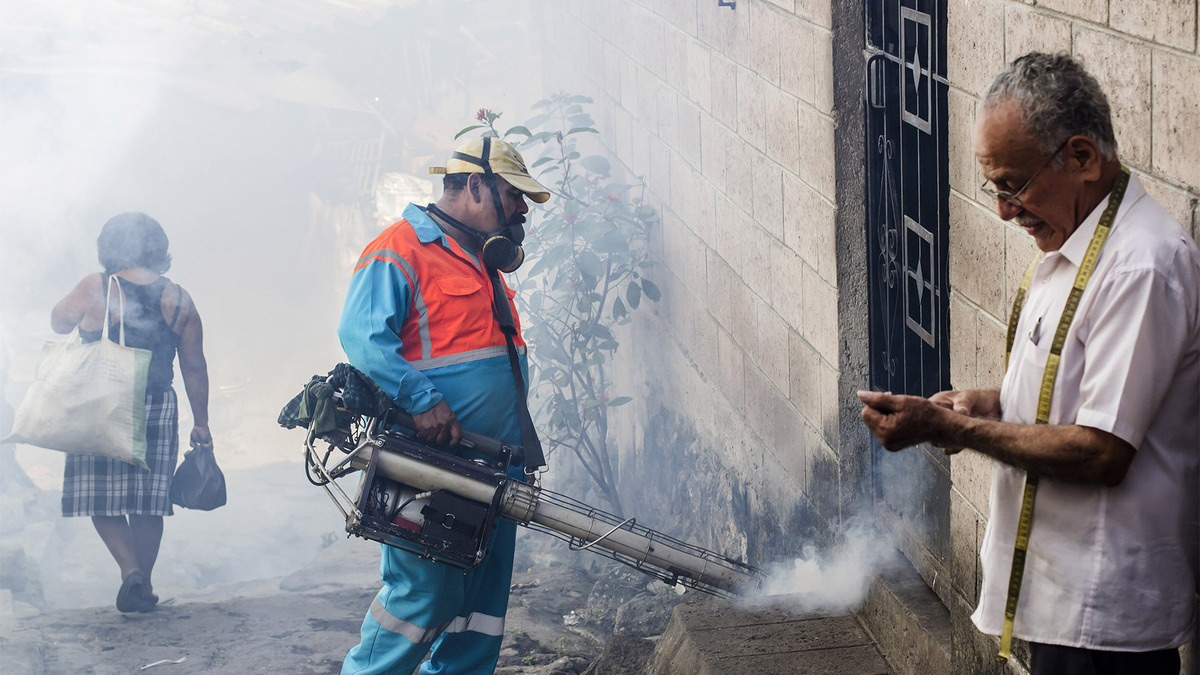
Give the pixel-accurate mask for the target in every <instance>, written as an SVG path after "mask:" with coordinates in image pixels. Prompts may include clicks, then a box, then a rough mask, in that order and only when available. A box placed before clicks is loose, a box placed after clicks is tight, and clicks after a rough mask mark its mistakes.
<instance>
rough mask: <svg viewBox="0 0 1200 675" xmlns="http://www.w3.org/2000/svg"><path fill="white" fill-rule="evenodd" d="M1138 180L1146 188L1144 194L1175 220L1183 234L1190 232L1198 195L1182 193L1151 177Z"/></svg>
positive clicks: (1141, 176) (1140, 176) (1142, 176)
mask: <svg viewBox="0 0 1200 675" xmlns="http://www.w3.org/2000/svg"><path fill="white" fill-rule="evenodd" d="M1139 178H1141V179H1142V185H1144V186H1146V192H1148V193H1149V194H1150V196H1151V197H1153V198H1154V200H1155V201H1157V202H1158V203H1159V204H1161V205H1162V207H1163V208H1164V209H1166V210H1167V213H1169V214H1171V216H1172V217H1174V218H1175V220H1176V222H1178V223H1179V224H1180V225H1181V226H1182V227H1183V229H1184V231H1185V232H1191V223H1192V213H1193V212H1194V211H1195V209H1196V203H1197V199H1200V195H1197V194H1195V193H1189V192H1184V191H1183V190H1180V189H1179V188H1177V187H1173V186H1171V185H1167V184H1166V183H1163V182H1162V181H1160V180H1157V179H1156V178H1154V177H1152V176H1147V175H1144V174H1143V175H1139Z"/></svg>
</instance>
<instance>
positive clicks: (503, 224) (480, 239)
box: [426, 137, 525, 272]
mask: <svg viewBox="0 0 1200 675" xmlns="http://www.w3.org/2000/svg"><path fill="white" fill-rule="evenodd" d="M491 150H492V139H491V138H490V137H484V139H483V152H482V153H481V154H482V155H483V157H482V158H479V157H472V156H471V155H467V154H463V153H461V152H456V153H454V155H453V157H454V159H461V160H462V161H464V162H470V163H471V164H474V165H476V166H481V167H483V180H484V182H486V183H487V184H488V187H489V188H490V189H491V191H492V204H493V205H495V207H496V220H497V222H499V223H500V230H499V231H498V232H493V233H490V234H484V233H482V232H480V231H479V230H476V229H474V228H472V227H469V226H467V225H466V224H464V223H462V222H461V221H459V220H457V219H456V218H453V217H451V216H450V215H449V214H447V213H446V212H445V211H443V210H441V209H439V208H438V207H437V205H436V204H430V205H429V206H428V207H426V210H427V211H429V212H430V213H433V214H434V215H436V216H437V217H438V218H441V219H442V220H444V221H446V222H447V223H449V224H450V225H451V226H453V227H454V228H455V229H457V230H459V231H460V232H463V233H465V234H466V235H467V236H469V237H471V238H472V239H474V240H475V241H476V243H477V250H478V252H479V259H480V260H482V261H483V265H484V267H486V268H487V269H494V270H500V271H501V272H515V271H516V270H517V268H518V267H520V266H521V263H523V262H525V249H523V248H521V242H523V241H525V230H524V228H522V227H521V226H520V225H515V226H514V225H512V224H510V223H509V222H508V220H507V219H506V218H505V217H504V206H503V205H502V204H501V203H500V187H499V186H498V185H497V178H498V176H497V174H496V173H494V172H493V171H492V165H491V162H490V161H489V160H488V158H489V157H491Z"/></svg>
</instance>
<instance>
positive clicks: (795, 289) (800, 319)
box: [770, 242, 806, 391]
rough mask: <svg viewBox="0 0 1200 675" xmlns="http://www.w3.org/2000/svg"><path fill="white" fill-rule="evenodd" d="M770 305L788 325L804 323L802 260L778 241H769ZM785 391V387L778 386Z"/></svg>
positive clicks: (803, 267) (796, 327) (803, 272)
mask: <svg viewBox="0 0 1200 675" xmlns="http://www.w3.org/2000/svg"><path fill="white" fill-rule="evenodd" d="M770 251H771V305H772V306H773V307H774V308H775V311H776V312H778V313H779V315H780V317H782V318H783V321H784V323H786V324H787V325H788V326H790V327H792V328H795V329H796V330H800V327H801V326H803V325H804V282H805V267H806V265H805V264H804V261H803V260H801V259H800V256H798V255H796V253H795V252H794V251H792V249H790V248H788V247H786V246H784V245H783V244H782V243H780V242H771V247H770ZM780 389H783V390H785V391H786V389H787V388H786V387H780Z"/></svg>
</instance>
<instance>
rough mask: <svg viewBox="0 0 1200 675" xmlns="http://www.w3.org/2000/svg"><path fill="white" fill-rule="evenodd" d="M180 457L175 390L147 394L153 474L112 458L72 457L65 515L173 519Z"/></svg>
mask: <svg viewBox="0 0 1200 675" xmlns="http://www.w3.org/2000/svg"><path fill="white" fill-rule="evenodd" d="M178 458H179V409H178V407H177V402H176V399H175V391H174V390H172V389H167V390H166V391H164V392H162V393H158V394H146V464H147V466H149V467H150V470H149V471H147V470H145V469H143V468H141V467H137V466H134V465H132V464H129V463H128V462H122V461H121V460H119V459H110V458H108V457H100V456H95V455H72V454H69V455H67V464H66V468H65V470H64V471H63V492H62V512H63V515H64V516H67V517H71V516H124V515H128V514H131V513H132V514H135V515H141V516H169V515H172V514H173V511H172V510H171V477H172V476H173V475H174V474H175V462H176V460H178Z"/></svg>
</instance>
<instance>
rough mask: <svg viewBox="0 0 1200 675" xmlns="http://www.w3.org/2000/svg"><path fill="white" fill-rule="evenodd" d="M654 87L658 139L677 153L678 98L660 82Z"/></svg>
mask: <svg viewBox="0 0 1200 675" xmlns="http://www.w3.org/2000/svg"><path fill="white" fill-rule="evenodd" d="M656 86H657V87H658V107H657V115H658V137H659V138H661V139H662V140H663V143H666V144H667V145H669V146H671V148H673V149H674V150H676V151H679V150H681V148H680V147H679V146H680V142H679V99H680V96H679V94H678V93H676V91H675V90H674V89H671V88H670V87H668V86H666V85H665V84H664V83H663V82H662V80H658V81H657V85H656ZM697 164H698V163H697Z"/></svg>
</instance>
